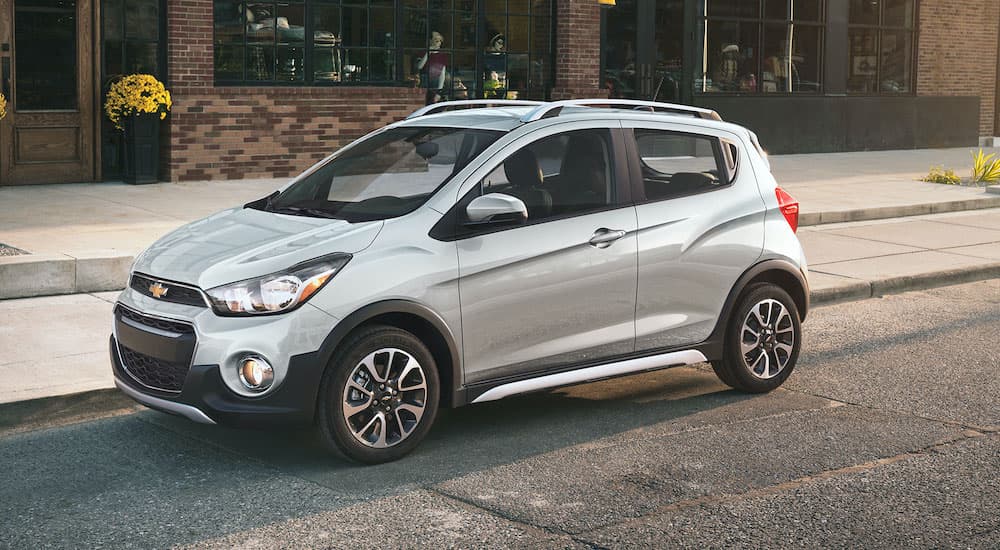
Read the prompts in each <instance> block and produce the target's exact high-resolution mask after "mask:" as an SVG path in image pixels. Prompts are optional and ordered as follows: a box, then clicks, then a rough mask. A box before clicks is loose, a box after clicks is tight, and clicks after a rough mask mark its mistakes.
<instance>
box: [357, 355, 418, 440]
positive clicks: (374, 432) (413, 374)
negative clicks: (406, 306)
mask: <svg viewBox="0 0 1000 550" xmlns="http://www.w3.org/2000/svg"><path fill="white" fill-rule="evenodd" d="M426 406H427V378H426V376H425V375H424V370H423V367H422V366H421V365H420V362H419V361H417V359H416V358H415V357H413V355H411V354H410V353H408V352H406V351H404V350H401V349H398V348H382V349H379V350H376V351H374V352H372V353H370V354H368V355H367V356H365V358H364V359H362V360H361V361H360V362H359V363H358V364H357V365H356V366H355V367H354V370H353V371H352V372H351V376H350V377H349V378H348V380H347V385H346V386H345V387H344V393H343V399H342V407H343V412H344V419H345V420H346V422H347V427H348V429H349V430H350V432H351V434H352V435H353V436H354V438H355V439H357V440H358V441H359V442H361V443H362V444H364V445H366V446H368V447H372V448H376V449H384V448H387V447H392V446H395V445H397V444H399V443H400V442H402V441H403V440H405V439H406V438H407V437H409V436H410V434H412V433H413V431H414V430H415V429H416V427H417V426H418V425H419V424H420V419H421V418H422V417H423V415H424V410H425V409H426Z"/></svg>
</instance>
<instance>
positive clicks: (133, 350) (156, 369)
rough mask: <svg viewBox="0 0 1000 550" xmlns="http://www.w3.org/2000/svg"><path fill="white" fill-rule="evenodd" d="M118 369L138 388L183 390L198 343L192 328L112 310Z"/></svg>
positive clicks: (133, 313)
mask: <svg viewBox="0 0 1000 550" xmlns="http://www.w3.org/2000/svg"><path fill="white" fill-rule="evenodd" d="M115 335H116V338H117V343H118V351H119V352H120V358H121V366H122V368H123V369H124V370H125V372H127V373H128V374H129V376H131V377H132V378H134V379H135V380H136V381H137V382H139V383H140V384H142V385H144V386H147V387H150V388H153V389H156V390H162V391H165V392H179V391H181V388H183V386H184V378H186V377H187V373H188V369H189V368H190V366H191V360H192V358H193V357H194V350H195V346H196V343H197V337H196V335H195V331H194V326H193V325H191V324H190V323H184V322H181V321H171V320H169V319H160V318H158V317H152V316H149V315H144V314H142V313H139V312H138V311H134V310H132V309H129V308H127V307H125V306H122V305H120V304H119V305H117V306H116V307H115Z"/></svg>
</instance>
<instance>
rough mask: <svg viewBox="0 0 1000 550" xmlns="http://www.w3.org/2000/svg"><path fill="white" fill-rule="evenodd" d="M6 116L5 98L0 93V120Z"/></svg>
mask: <svg viewBox="0 0 1000 550" xmlns="http://www.w3.org/2000/svg"><path fill="white" fill-rule="evenodd" d="M5 116H7V98H6V97H4V95H3V94H2V93H0V120H3V117H5Z"/></svg>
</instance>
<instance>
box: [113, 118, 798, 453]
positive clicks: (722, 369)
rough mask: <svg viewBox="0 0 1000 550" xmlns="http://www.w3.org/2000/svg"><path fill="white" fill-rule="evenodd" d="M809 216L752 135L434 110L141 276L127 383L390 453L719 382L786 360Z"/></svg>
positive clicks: (132, 306)
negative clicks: (488, 425) (650, 378)
mask: <svg viewBox="0 0 1000 550" xmlns="http://www.w3.org/2000/svg"><path fill="white" fill-rule="evenodd" d="M797 224H798V203H797V202H795V200H794V199H793V198H792V197H791V196H789V195H788V194H787V193H786V192H785V191H783V190H782V189H781V188H780V187H778V186H777V184H776V182H775V180H774V178H773V177H772V175H771V172H770V167H769V164H768V160H767V156H766V154H764V152H763V150H762V149H761V147H760V144H759V143H758V141H757V138H756V136H755V135H754V134H753V133H752V132H750V131H749V130H747V129H746V128H743V127H741V126H738V125H734V124H729V123H726V122H723V121H722V120H720V119H719V117H718V115H717V114H716V113H714V112H713V111H708V110H704V109H699V108H694V107H687V106H681V105H671V104H662V103H650V102H640V101H625V100H575V101H561V102H548V103H541V102H527V101H476V100H473V101H461V102H450V103H441V104H436V105H432V106H429V107H425V108H423V109H420V110H418V111H417V112H415V113H413V114H412V115H411V116H410V117H408V118H407V119H406V120H403V121H401V122H398V123H395V124H391V125H389V126H387V127H385V128H381V129H379V130H377V131H375V132H373V133H371V134H369V135H367V136H365V137H363V138H361V139H359V140H357V141H355V142H353V143H351V144H350V145H348V146H347V147H344V148H343V149H341V150H339V151H337V152H336V153H334V154H333V155H331V156H330V157H328V158H326V159H324V160H322V161H321V162H319V163H317V164H316V165H315V166H313V167H312V168H310V169H309V170H307V171H306V172H304V173H303V174H302V175H300V176H299V177H297V178H295V179H294V180H293V181H292V182H290V183H289V184H288V185H286V186H284V187H283V188H281V189H279V190H277V191H275V192H274V193H272V194H270V195H268V196H267V197H264V198H261V199H260V200H256V201H254V202H251V203H248V204H246V205H243V206H241V207H238V208H233V209H230V210H226V211H223V212H220V213H218V214H215V215H212V216H209V217H208V218H205V219H202V220H199V221H196V222H193V223H190V224H188V225H186V226H184V227H181V228H179V229H177V230H176V231H173V232H172V233H170V234H168V235H166V236H165V237H163V238H161V239H160V240H159V241H157V242H156V243H154V244H153V245H152V246H151V247H149V248H148V249H147V250H146V251H144V252H143V253H142V254H140V255H139V257H137V259H136V261H135V264H134V265H133V268H132V272H131V274H130V279H129V283H128V287H127V288H126V289H125V290H124V292H122V294H121V296H120V297H119V298H118V301H117V304H116V305H115V309H114V333H113V335H112V336H111V342H110V344H111V349H110V351H111V358H112V365H113V369H114V375H115V382H116V384H117V386H118V387H119V388H120V389H121V390H122V391H123V392H125V393H126V394H128V395H129V396H130V397H132V398H133V399H135V400H136V401H138V402H140V403H142V404H144V405H147V406H149V407H151V408H154V409H159V410H161V411H165V412H169V413H173V414H178V415H182V416H185V417H187V418H189V419H191V420H194V421H197V422H204V423H209V424H214V423H219V424H227V425H242V426H260V425H266V424H275V423H289V422H291V423H296V422H297V423H314V424H315V425H316V428H317V430H318V432H319V434H320V437H321V439H322V440H323V441H324V442H325V443H326V444H327V445H328V446H329V447H330V448H331V449H332V450H335V451H339V452H340V453H342V454H343V455H346V456H347V457H349V458H351V459H353V460H356V461H360V462H365V463H379V462H385V461H390V460H394V459H397V458H399V457H402V456H403V455H405V454H406V453H408V452H410V451H411V450H413V448H414V447H416V446H417V444H418V443H419V442H420V441H421V440H422V439H423V438H424V436H425V435H426V434H427V432H428V430H429V429H430V428H431V425H432V424H433V422H434V418H435V415H436V413H437V411H438V409H439V408H440V407H459V406H463V405H467V404H471V403H481V402H484V401H490V400H496V399H502V398H504V397H507V396H511V395H517V394H523V393H527V392H533V391H539V390H545V389H549V388H556V387H561V386H566V385H570V384H578V383H582V382H589V381H593V380H600V379H604V378H609V377H614V376H619V375H626V374H632V373H639V372H645V371H650V370H654V369H661V368H667V367H673V366H679V365H690V364H695V363H704V362H708V363H711V365H712V367H713V368H714V370H715V372H716V374H717V375H718V376H719V378H720V379H721V380H722V381H723V382H725V383H726V384H728V385H729V386H731V387H733V388H737V389H739V390H742V391H746V392H766V391H770V390H773V389H774V388H776V387H778V386H780V385H781V384H782V383H783V382H784V381H785V379H786V378H788V376H789V374H791V372H792V369H793V368H794V366H795V362H796V358H797V356H798V353H799V348H800V346H801V343H802V337H801V324H800V323H801V321H802V319H803V318H804V317H805V315H806V311H807V309H808V305H809V289H808V278H807V276H808V272H807V268H806V260H805V257H804V255H803V252H802V247H801V246H800V244H799V241H798V240H797V238H796V236H795V230H796V226H797Z"/></svg>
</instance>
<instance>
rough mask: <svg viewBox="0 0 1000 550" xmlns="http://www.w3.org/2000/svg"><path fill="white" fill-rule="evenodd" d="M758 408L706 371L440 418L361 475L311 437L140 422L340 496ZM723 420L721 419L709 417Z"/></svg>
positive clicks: (619, 382)
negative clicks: (403, 452)
mask: <svg viewBox="0 0 1000 550" xmlns="http://www.w3.org/2000/svg"><path fill="white" fill-rule="evenodd" d="M748 399H753V397H752V396H747V395H744V394H741V393H738V392H735V391H731V390H729V389H728V388H727V387H725V386H723V385H722V384H721V383H719V382H718V380H717V379H716V378H715V376H714V375H713V374H712V373H711V372H710V371H705V370H700V369H694V368H677V369H671V370H668V371H659V372H654V373H647V374H643V375H638V376H633V377H628V378H622V379H616V380H607V381H603V382H597V383H592V384H585V385H581V386H575V387H570V388H565V389H560V390H555V391H551V392H547V393H536V394H531V395H525V396H520V397H512V398H507V399H503V400H501V401H495V402H490V403H483V404H479V405H472V406H468V407H463V408H459V409H454V410H442V411H440V413H439V416H438V419H437V422H436V424H435V426H434V429H433V430H432V431H431V433H430V435H429V436H428V438H427V439H426V440H425V441H424V442H423V443H422V444H421V445H420V447H418V448H417V450H416V451H415V452H414V453H412V454H411V455H409V456H407V457H405V458H403V459H402V460H399V461H397V462H394V463H390V464H382V465H378V466H368V467H364V466H359V465H357V464H353V463H350V462H348V461H346V460H344V459H341V458H337V457H334V456H332V455H330V454H329V453H328V452H327V451H326V450H325V449H324V448H323V447H322V446H321V445H320V444H319V443H318V441H317V439H316V438H315V437H314V435H313V433H312V432H311V431H310V430H305V429H302V430H294V431H257V430H236V429H229V428H222V427H218V426H201V425H197V424H193V423H190V422H187V421H185V420H183V419H178V418H174V417H169V416H166V415H163V414H160V413H154V412H148V413H142V417H143V419H144V420H148V421H151V422H154V423H155V424H157V425H159V426H162V427H164V428H167V429H169V430H171V431H173V432H175V433H177V434H178V435H182V436H186V437H190V438H195V439H199V440H202V441H204V442H210V443H211V444H213V445H217V446H220V447H223V448H225V449H227V450H229V451H231V452H233V453H236V454H239V455H242V456H248V457H254V458H256V459H258V460H261V461H263V462H264V463H266V464H268V465H270V466H272V467H274V468H277V469H278V470H280V471H281V472H283V473H286V474H291V475H295V476H298V477H301V478H305V479H309V480H311V481H313V482H316V483H319V484H322V485H324V486H326V487H328V488H330V489H333V490H336V491H345V492H354V491H359V492H361V493H369V494H371V493H375V494H392V493H394V492H396V491H398V490H400V489H404V488H412V487H413V486H415V485H429V484H434V483H438V482H441V481H444V480H447V479H453V478H456V477H460V476H462V475H465V474H468V473H472V472H477V471H481V470H485V469H488V468H491V467H494V466H499V465H503V464H509V463H513V462H516V461H518V460H522V459H524V458H527V457H530V456H533V455H537V454H541V453H546V452H550V451H554V450H557V449H562V448H565V447H570V446H573V445H579V444H582V443H588V442H594V441H596V440H599V439H602V438H606V437H609V436H614V435H617V434H622V433H624V432H627V431H629V430H634V429H637V428H642V427H645V426H649V425H652V424H660V423H665V422H666V423H676V424H678V426H677V429H685V428H688V427H692V426H697V425H701V424H702V423H703V422H700V421H699V420H698V418H697V415H698V413H702V412H706V411H711V410H713V409H717V408H719V407H725V406H728V405H733V404H736V403H740V402H743V401H746V400H748ZM713 418H715V420H716V421H717V420H718V416H717V415H713Z"/></svg>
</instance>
